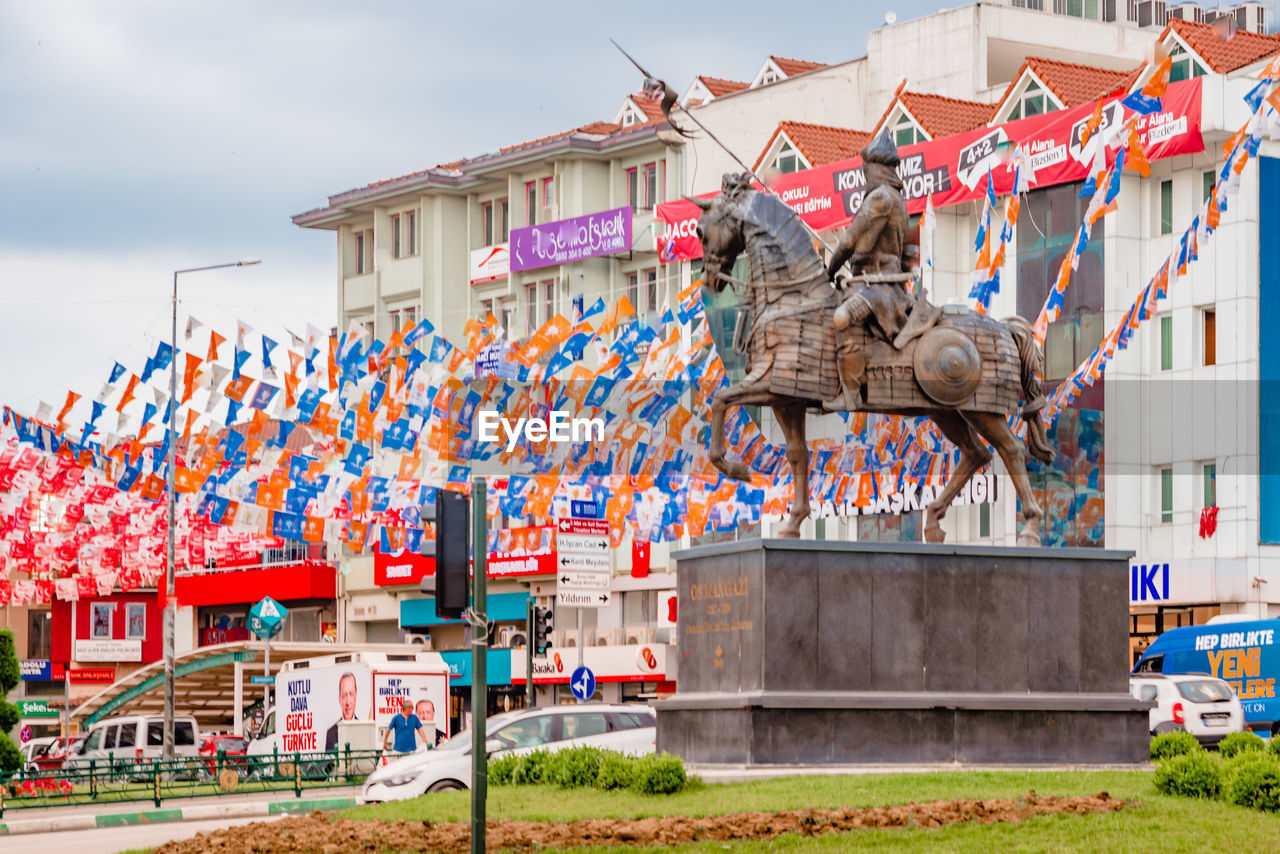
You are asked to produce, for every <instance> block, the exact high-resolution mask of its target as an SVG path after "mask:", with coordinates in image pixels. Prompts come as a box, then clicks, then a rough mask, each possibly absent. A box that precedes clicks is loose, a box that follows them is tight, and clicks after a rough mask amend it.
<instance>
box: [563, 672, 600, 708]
mask: <svg viewBox="0 0 1280 854" xmlns="http://www.w3.org/2000/svg"><path fill="white" fill-rule="evenodd" d="M569 690H570V691H572V692H573V696H574V697H575V698H576V699H577V701H578V702H579V703H585V702H586V701H587V700H590V699H591V697H592V696H593V695H594V694H595V693H596V675H595V674H594V673H592V672H591V670H590V668H588V667H586V666H579V667H578V669H577V670H575V671H573V675H572V676H570V677H569Z"/></svg>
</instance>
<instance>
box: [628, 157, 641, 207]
mask: <svg viewBox="0 0 1280 854" xmlns="http://www.w3.org/2000/svg"><path fill="white" fill-rule="evenodd" d="M627 204H629V205H630V206H631V209H632V210H633V211H638V210H640V170H639V169H637V168H635V167H634V166H633V167H632V168H630V169H628V170H627Z"/></svg>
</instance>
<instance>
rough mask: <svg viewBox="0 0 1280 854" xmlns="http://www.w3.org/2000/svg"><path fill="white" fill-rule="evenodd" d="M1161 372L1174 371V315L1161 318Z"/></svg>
mask: <svg viewBox="0 0 1280 854" xmlns="http://www.w3.org/2000/svg"><path fill="white" fill-rule="evenodd" d="M1160 370H1162V371H1172V370H1173V315H1171V314H1166V315H1164V316H1163V317H1161V318H1160Z"/></svg>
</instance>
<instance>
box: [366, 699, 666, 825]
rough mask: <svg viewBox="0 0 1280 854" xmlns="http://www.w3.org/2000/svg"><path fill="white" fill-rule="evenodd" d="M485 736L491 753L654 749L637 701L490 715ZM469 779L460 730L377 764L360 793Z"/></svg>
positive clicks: (405, 792) (467, 736)
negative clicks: (585, 748)
mask: <svg viewBox="0 0 1280 854" xmlns="http://www.w3.org/2000/svg"><path fill="white" fill-rule="evenodd" d="M485 734H486V744H485V746H486V748H487V750H488V752H489V755H490V756H492V757H498V756H509V755H512V754H521V753H529V752H530V751H533V750H538V749H545V750H563V749H565V748H568V747H583V746H588V745H589V746H592V747H601V748H605V749H608V750H617V751H621V752H623V753H630V754H633V755H637V756H638V755H642V754H645V753H653V752H654V751H655V750H656V749H657V725H656V719H655V717H654V714H653V710H652V709H649V708H648V707H646V706H640V705H620V704H619V705H615V704H604V703H589V704H582V705H576V706H544V707H542V708H535V709H520V710H518V711H514V712H504V713H503V714H500V715H495V716H493V717H491V718H489V719H488V721H487V722H486V724H485ZM470 779H471V731H470V730H465V731H463V732H460V733H458V734H457V735H455V736H454V737H453V738H451V739H449V740H448V741H446V742H444V743H443V744H441V745H440V746H439V747H437V748H436V749H434V750H425V751H419V752H417V753H411V754H408V755H406V756H403V757H401V758H398V759H394V760H391V761H389V762H387V764H386V765H385V766H382V767H379V768H377V769H376V770H375V771H374V772H373V773H372V774H370V775H369V778H368V779H367V780H366V781H365V784H364V793H363V794H364V798H365V800H367V801H399V800H405V799H408V798H416V797H418V796H419V795H422V794H425V793H426V792H439V791H444V790H446V789H465V788H466V787H467V781H468V780H470Z"/></svg>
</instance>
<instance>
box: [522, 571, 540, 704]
mask: <svg viewBox="0 0 1280 854" xmlns="http://www.w3.org/2000/svg"><path fill="white" fill-rule="evenodd" d="M536 610H537V608H536V607H535V606H534V604H533V594H532V592H530V594H529V612H528V616H526V617H525V624H524V627H525V628H524V637H525V644H524V695H525V702H524V704H525V705H526V706H528V707H529V708H530V709H532V708H533V707H534V706H536V705H537V704H538V700H537V697H536V696H534V687H533V620H534V611H536Z"/></svg>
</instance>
